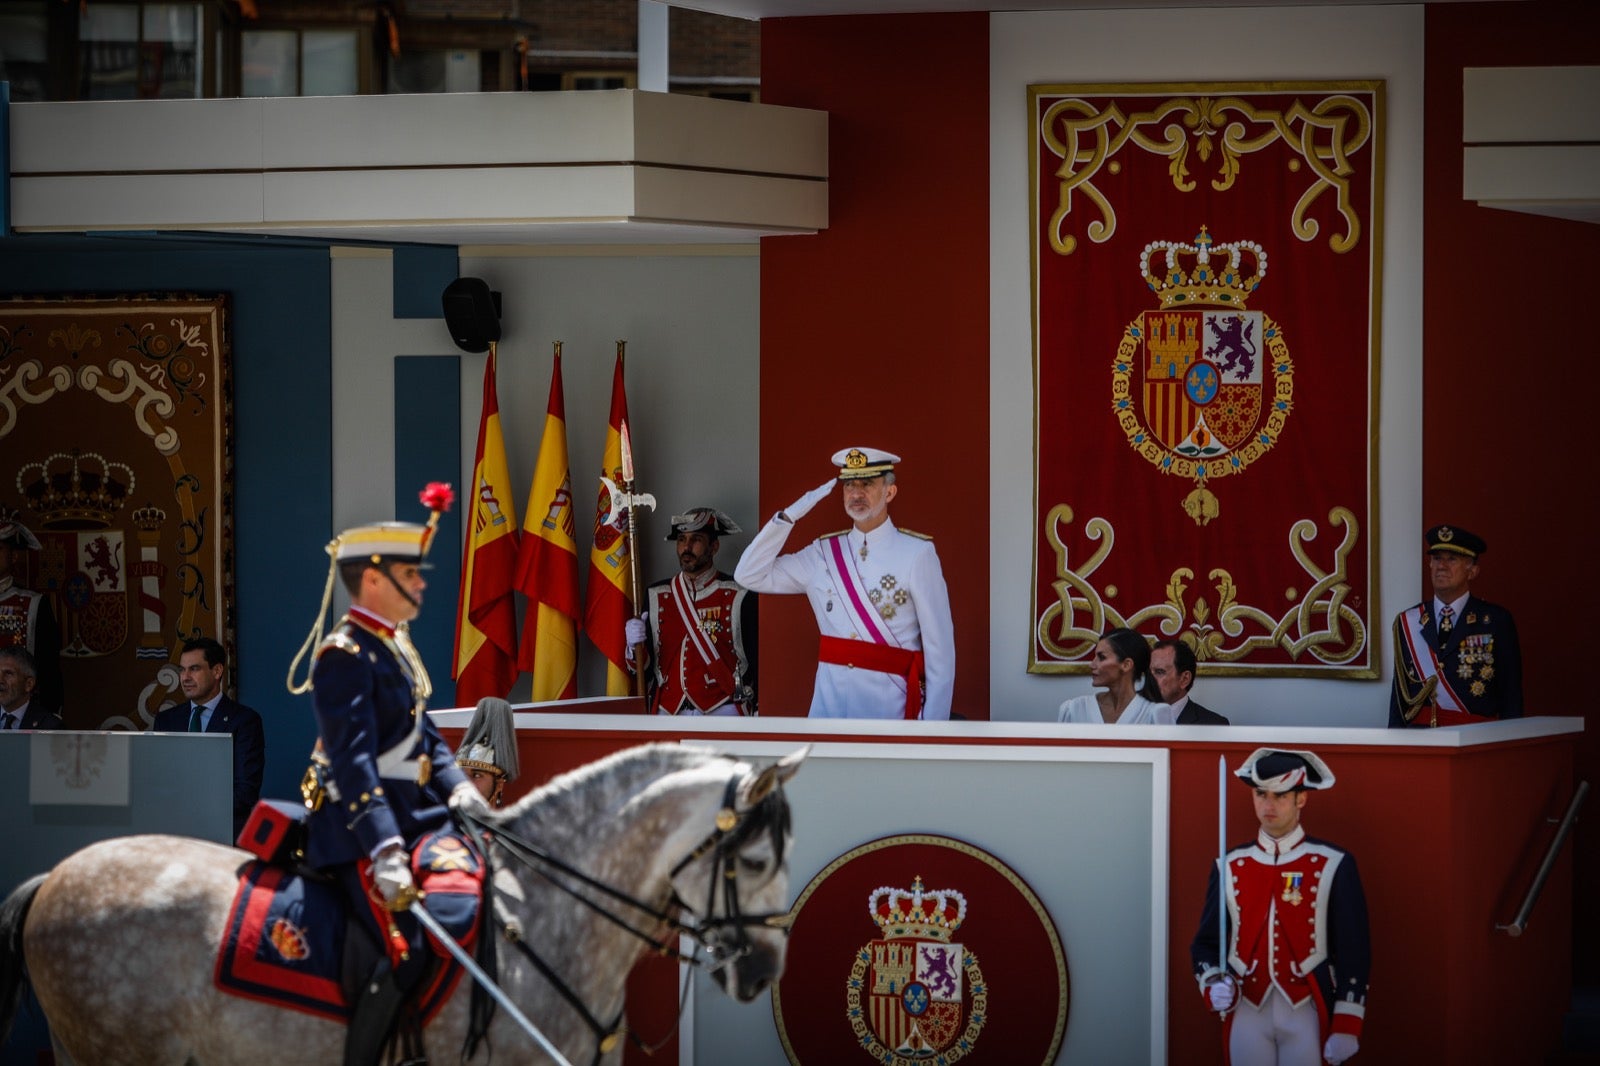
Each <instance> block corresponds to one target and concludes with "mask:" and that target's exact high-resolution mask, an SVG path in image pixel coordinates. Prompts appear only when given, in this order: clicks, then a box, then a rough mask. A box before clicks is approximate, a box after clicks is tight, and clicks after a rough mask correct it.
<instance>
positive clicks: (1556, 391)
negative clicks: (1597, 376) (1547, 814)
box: [1385, 0, 1600, 982]
mask: <svg viewBox="0 0 1600 1066" xmlns="http://www.w3.org/2000/svg"><path fill="white" fill-rule="evenodd" d="M1426 19H1427V21H1426V28H1427V33H1426V47H1427V60H1426V83H1425V91H1426V93H1427V101H1428V104H1427V121H1426V128H1425V132H1424V138H1425V142H1426V165H1425V170H1424V173H1423V183H1424V192H1425V195H1426V199H1425V207H1424V214H1423V224H1424V233H1423V261H1424V264H1425V266H1426V272H1425V274H1424V277H1423V304H1422V308H1421V313H1422V315H1423V316H1424V332H1423V348H1422V360H1423V433H1424V443H1423V450H1422V469H1423V488H1422V500H1421V511H1422V515H1421V517H1422V521H1423V524H1424V526H1425V527H1426V526H1428V525H1432V524H1434V523H1436V522H1447V521H1448V522H1456V523H1459V524H1460V525H1463V526H1465V527H1467V528H1468V529H1471V530H1473V531H1474V532H1476V533H1479V534H1481V535H1482V536H1483V537H1484V539H1486V540H1487V541H1488V542H1489V551H1488V553H1487V554H1486V555H1485V556H1484V560H1483V572H1482V574H1481V575H1480V577H1479V579H1478V581H1477V582H1475V583H1474V586H1473V591H1475V592H1478V593H1479V594H1480V595H1482V596H1484V597H1486V598H1488V599H1490V600H1494V601H1496V602H1498V603H1502V604H1505V605H1506V606H1507V607H1509V608H1510V609H1511V610H1512V612H1513V613H1514V614H1515V615H1516V618H1517V627H1518V630H1519V635H1520V636H1521V638H1522V655H1523V677H1524V679H1525V680H1524V685H1525V698H1526V703H1527V708H1528V712H1529V713H1530V714H1576V715H1583V716H1584V717H1586V718H1587V723H1586V725H1585V733H1584V736H1583V738H1582V739H1581V741H1580V743H1579V754H1578V773H1579V776H1580V777H1586V778H1588V779H1589V780H1590V781H1593V782H1597V783H1600V714H1597V712H1596V710H1595V704H1594V701H1593V699H1590V698H1587V696H1586V694H1584V693H1581V692H1580V691H1579V690H1578V689H1576V688H1574V686H1573V685H1572V684H1571V683H1570V682H1569V678H1571V677H1572V676H1573V673H1572V670H1571V667H1570V663H1569V660H1568V659H1567V656H1568V655H1570V654H1572V652H1573V651H1574V649H1575V648H1576V647H1577V643H1576V642H1575V641H1574V640H1573V639H1572V637H1571V632H1572V628H1573V624H1574V614H1573V612H1574V610H1576V609H1578V608H1577V605H1576V604H1575V603H1573V592H1572V584H1573V582H1574V581H1582V580H1583V578H1582V577H1581V576H1579V574H1578V573H1573V574H1570V575H1566V576H1563V575H1561V574H1560V573H1559V571H1551V570H1550V569H1549V566H1550V565H1551V563H1552V562H1553V561H1556V560H1559V559H1560V558H1561V557H1562V556H1564V555H1565V554H1567V553H1568V552H1570V551H1574V550H1576V551H1579V552H1582V551H1584V550H1585V549H1584V548H1583V547H1582V542H1581V541H1578V542H1573V541H1570V540H1568V538H1566V537H1564V536H1563V535H1562V534H1563V531H1574V530H1579V529H1584V528H1587V526H1588V524H1589V522H1590V519H1589V517H1588V516H1589V515H1591V514H1592V513H1593V512H1594V503H1595V490H1594V483H1595V477H1594V473H1593V471H1592V470H1590V469H1589V468H1588V467H1587V466H1586V465H1585V463H1584V460H1583V459H1582V457H1581V455H1580V453H1579V451H1578V449H1579V440H1578V434H1579V427H1583V426H1587V425H1588V424H1589V423H1590V422H1592V421H1593V414H1592V412H1591V411H1590V410H1589V408H1590V407H1591V405H1592V404H1593V400H1592V399H1591V398H1590V396H1589V391H1588V389H1586V388H1583V387H1576V388H1574V387H1571V386H1570V385H1566V384H1563V382H1562V378H1563V377H1564V376H1565V373H1566V371H1567V370H1568V369H1569V368H1572V367H1576V366H1587V365H1589V364H1590V363H1591V362H1592V361H1593V360H1594V358H1595V357H1596V356H1597V355H1600V339H1597V336H1596V334H1595V332H1594V331H1593V330H1590V329H1588V328H1586V327H1584V326H1582V325H1580V323H1582V322H1583V321H1584V320H1585V317H1584V316H1585V314H1586V310H1582V309H1585V308H1586V304H1585V300H1586V299H1587V298H1586V297H1585V296H1584V295H1582V289H1581V287H1580V286H1574V285H1572V284H1571V283H1570V281H1569V280H1568V276H1569V270H1571V268H1572V265H1573V264H1583V263H1592V262H1595V261H1596V259H1597V258H1600V226H1595V225H1592V224H1588V223H1583V222H1573V221H1566V220H1562V219H1552V218H1541V217H1538V216H1536V215H1525V214H1517V213H1514V212H1509V211H1498V210H1493V209H1490V208H1483V207H1479V206H1478V205H1477V204H1475V203H1472V202H1470V201H1467V200H1465V199H1463V198H1462V195H1461V180H1462V102H1461V85H1462V69H1463V68H1465V67H1509V66H1562V65H1567V64H1576V65H1593V64H1596V63H1600V4H1595V3H1593V2H1592V0H1561V2H1554V0H1532V2H1523V3H1480V4H1429V5H1428V6H1427V11H1426ZM1579 272H1580V273H1581V268H1580V270H1579ZM1385 310H1386V312H1387V313H1390V314H1404V313H1406V309H1405V308H1386V309H1385ZM1574 312H1578V314H1576V315H1575V314H1574ZM1405 357H1406V356H1405V355H1403V354H1400V353H1387V352H1386V353H1385V358H1405ZM1418 552H1419V554H1420V552H1421V546H1420V545H1419V546H1418ZM1419 573H1420V562H1419ZM1423 591H1424V590H1422V589H1419V590H1418V594H1419V596H1420V595H1421V594H1422V593H1423ZM1577 595H1578V598H1579V599H1580V600H1581V601H1582V602H1585V603H1587V601H1588V600H1590V599H1592V597H1590V596H1587V595H1584V594H1583V593H1578V594H1577ZM1574 843H1575V844H1576V845H1577V848H1576V854H1577V857H1578V869H1577V877H1578V897H1579V898H1580V899H1583V898H1588V899H1593V898H1594V897H1595V895H1596V894H1597V893H1600V822H1597V821H1596V820H1595V819H1592V818H1591V819H1589V820H1588V822H1587V823H1579V826H1578V828H1577V830H1576V833H1575V836H1574ZM1574 917H1575V927H1574V942H1575V943H1576V944H1580V945H1582V944H1590V945H1592V944H1595V943H1597V942H1600V915H1596V913H1595V911H1594V908H1592V907H1590V908H1580V909H1579V911H1578V913H1577V914H1576V915H1575V916H1574ZM1576 963H1577V966H1578V967H1579V970H1580V976H1581V977H1582V978H1583V979H1585V980H1588V981H1591V982H1592V981H1596V980H1600V959H1597V958H1596V957H1595V955H1594V953H1593V952H1592V951H1579V952H1577V954H1576Z"/></svg>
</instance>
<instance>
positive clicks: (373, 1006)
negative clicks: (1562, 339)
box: [344, 959, 406, 1066]
mask: <svg viewBox="0 0 1600 1066" xmlns="http://www.w3.org/2000/svg"><path fill="white" fill-rule="evenodd" d="M405 998H406V992H405V989H403V988H401V987H400V982H399V981H398V980H397V979H396V977H395V972H394V968H393V967H392V966H390V965H389V960H388V959H384V960H382V961H381V962H379V963H378V965H377V966H376V967H374V968H373V971H372V973H371V975H369V976H368V977H367V979H366V980H365V981H364V982H362V984H361V987H360V988H359V989H358V990H357V992H356V999H355V1004H354V1007H355V1009H354V1011H353V1012H352V1013H351V1015H350V1027H349V1028H348V1029H347V1030H346V1031H345V1038H344V1066H377V1063H378V1060H379V1059H380V1058H381V1057H382V1055H383V1049H384V1046H385V1045H387V1044H388V1042H389V1037H390V1035H391V1034H392V1033H393V1031H394V1023H395V1019H396V1018H398V1017H399V1015H400V1005H401V1004H402V1003H404V1002H405Z"/></svg>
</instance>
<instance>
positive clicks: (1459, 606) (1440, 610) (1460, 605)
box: [1433, 592, 1472, 619]
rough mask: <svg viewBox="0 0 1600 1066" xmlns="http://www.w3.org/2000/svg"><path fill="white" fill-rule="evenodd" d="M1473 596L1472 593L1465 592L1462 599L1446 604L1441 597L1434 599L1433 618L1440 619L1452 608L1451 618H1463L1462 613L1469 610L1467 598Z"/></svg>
mask: <svg viewBox="0 0 1600 1066" xmlns="http://www.w3.org/2000/svg"><path fill="white" fill-rule="evenodd" d="M1471 595H1472V593H1471V592H1463V593H1462V594H1461V596H1460V598H1458V599H1456V600H1453V601H1451V602H1450V603H1445V602H1444V601H1443V600H1441V599H1440V598H1439V597H1437V596H1435V597H1434V598H1433V617H1434V618H1438V617H1440V616H1441V615H1443V614H1444V609H1445V608H1446V607H1448V608H1450V616H1451V618H1453V619H1459V618H1460V617H1461V612H1462V611H1465V610H1466V609H1467V597H1469V596H1471Z"/></svg>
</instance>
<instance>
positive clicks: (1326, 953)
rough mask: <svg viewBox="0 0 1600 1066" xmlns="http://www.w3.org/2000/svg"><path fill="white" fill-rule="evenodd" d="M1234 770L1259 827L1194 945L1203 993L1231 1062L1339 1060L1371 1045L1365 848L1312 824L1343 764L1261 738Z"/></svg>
mask: <svg viewBox="0 0 1600 1066" xmlns="http://www.w3.org/2000/svg"><path fill="white" fill-rule="evenodd" d="M1234 776H1236V777H1237V778H1238V779H1239V780H1241V781H1243V782H1244V783H1245V784H1246V785H1247V786H1248V787H1249V788H1250V790H1251V794H1252V802H1253V804H1254V807H1255V815H1256V821H1257V822H1258V823H1259V825H1260V829H1259V831H1258V832H1257V834H1256V838H1255V839H1254V840H1253V841H1251V842H1249V843H1246V844H1239V845H1236V846H1234V847H1232V848H1229V849H1228V850H1227V851H1226V853H1225V854H1223V855H1222V856H1220V857H1219V859H1218V860H1217V863H1216V864H1215V865H1213V866H1212V869H1211V876H1210V880H1209V882H1208V883H1207V886H1206V903H1205V908H1204V910H1203V911H1202V912H1201V915H1200V928H1199V931H1198V932H1197V933H1196V934H1195V937H1194V940H1193V941H1192V942H1191V943H1190V945H1189V954H1190V957H1191V959H1192V961H1193V963H1194V973H1195V977H1196V979H1197V980H1198V981H1199V983H1200V992H1201V995H1202V996H1204V997H1205V1001H1206V1004H1207V1006H1209V1007H1210V1009H1212V1010H1214V1011H1217V1012H1219V1013H1220V1014H1221V1015H1222V1016H1223V1018H1224V1021H1225V1027H1224V1030H1223V1033H1224V1036H1223V1041H1224V1046H1225V1047H1226V1048H1227V1051H1228V1061H1229V1062H1230V1063H1231V1064H1232V1066H1289V1064H1300V1063H1305V1064H1310V1066H1314V1064H1317V1063H1321V1062H1323V1061H1327V1062H1330V1063H1333V1064H1334V1066H1337V1064H1339V1063H1342V1062H1344V1061H1345V1060H1347V1059H1349V1058H1350V1057H1351V1056H1352V1055H1354V1054H1355V1053H1356V1052H1357V1051H1358V1050H1359V1048H1360V1040H1361V1030H1362V1024H1363V1022H1364V1020H1365V1018H1366V1010H1367V975H1368V973H1369V971H1370V969H1371V965H1372V950H1371V946H1370V943H1369V940H1368V933H1367V902H1366V896H1365V894H1364V893H1363V891H1362V888H1361V876H1360V874H1359V873H1358V872H1357V870H1356V861H1355V857H1354V856H1352V855H1351V854H1350V853H1349V852H1347V851H1345V850H1344V849H1342V848H1340V847H1338V846H1336V845H1334V844H1330V843H1328V842H1327V841H1325V840H1318V839H1316V838H1314V837H1309V836H1307V835H1306V831H1305V827H1304V826H1303V825H1302V824H1301V815H1302V813H1303V812H1304V810H1305V806H1306V800H1307V797H1308V796H1309V795H1310V793H1311V792H1320V791H1326V790H1327V789H1330V788H1332V787H1333V783H1334V776H1333V771H1332V770H1331V769H1329V767H1328V764H1327V763H1325V762H1323V761H1322V759H1321V758H1319V757H1318V756H1317V755H1316V753H1315V752H1310V751H1291V750H1285V749H1279V748H1257V749H1256V750H1255V751H1253V752H1251V753H1250V757H1249V758H1247V759H1246V760H1245V761H1244V763H1243V764H1242V765H1241V766H1240V767H1239V768H1238V769H1237V770H1235V771H1234ZM1220 870H1225V871H1226V875H1227V876H1226V877H1225V878H1219V876H1218V874H1219V871H1220Z"/></svg>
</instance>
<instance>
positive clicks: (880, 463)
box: [833, 448, 900, 481]
mask: <svg viewBox="0 0 1600 1066" xmlns="http://www.w3.org/2000/svg"><path fill="white" fill-rule="evenodd" d="M899 461H900V457H899V456H898V455H895V454H894V453H893V452H886V451H884V450H883V449H882V448H844V449H842V450H840V451H837V452H834V453H833V465H834V466H836V467H838V468H839V480H840V481H855V480H857V479H864V478H869V477H882V476H883V475H884V474H887V473H888V472H889V471H891V470H893V469H894V464H896V463H898V462H899Z"/></svg>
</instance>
